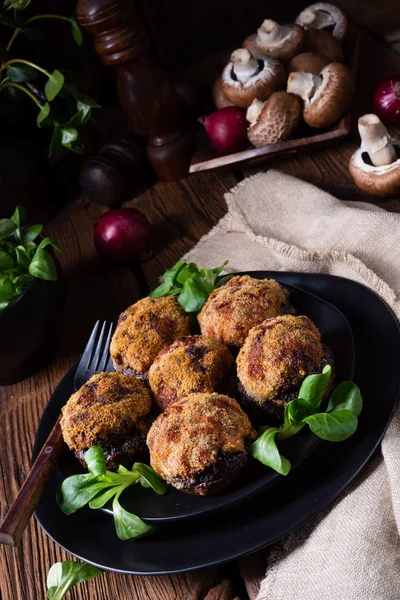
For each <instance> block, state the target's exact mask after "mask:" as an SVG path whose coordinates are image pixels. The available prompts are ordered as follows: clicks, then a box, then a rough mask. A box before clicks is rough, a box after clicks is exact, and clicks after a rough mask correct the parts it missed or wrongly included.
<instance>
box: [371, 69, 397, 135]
mask: <svg viewBox="0 0 400 600" xmlns="http://www.w3.org/2000/svg"><path fill="white" fill-rule="evenodd" d="M373 106H374V112H375V114H376V115H378V117H379V118H380V119H381V121H382V122H383V123H385V125H397V126H400V75H395V76H393V77H389V78H388V79H385V80H384V81H381V82H380V83H378V85H377V86H376V88H375V92H374V97H373Z"/></svg>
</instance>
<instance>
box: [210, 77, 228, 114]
mask: <svg viewBox="0 0 400 600" xmlns="http://www.w3.org/2000/svg"><path fill="white" fill-rule="evenodd" d="M212 97H213V101H214V104H215V106H216V107H217V108H218V109H219V108H226V107H227V106H233V104H232V102H229V100H228V98H227V97H226V96H225V94H224V92H223V91H222V78H221V77H218V79H217V80H216V82H215V83H214V85H213V89H212Z"/></svg>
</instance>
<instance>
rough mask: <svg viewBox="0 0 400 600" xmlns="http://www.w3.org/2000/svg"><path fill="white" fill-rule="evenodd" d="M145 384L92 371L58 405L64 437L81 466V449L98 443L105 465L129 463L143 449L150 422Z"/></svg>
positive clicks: (133, 379) (149, 404)
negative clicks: (89, 375)
mask: <svg viewBox="0 0 400 600" xmlns="http://www.w3.org/2000/svg"><path fill="white" fill-rule="evenodd" d="M151 406H152V402H151V393H150V390H149V388H148V387H147V386H146V385H145V384H144V383H143V382H141V381H139V380H138V379H135V378H134V377H130V376H129V375H122V374H121V373H99V374H97V375H93V376H92V377H91V378H90V379H89V381H88V382H87V383H85V384H84V385H83V386H82V387H81V388H80V390H78V391H77V392H75V394H73V395H72V396H71V397H70V399H69V400H68V402H67V404H66V405H65V406H64V408H63V409H62V418H61V430H62V434H63V438H64V441H65V442H66V444H67V445H68V446H69V448H70V450H72V451H73V452H74V453H75V456H76V457H77V458H78V460H79V461H80V462H81V463H82V464H83V465H84V466H85V452H86V450H88V448H90V447H91V446H101V447H102V449H103V451H104V456H105V459H106V463H107V466H108V467H109V468H115V467H116V466H117V465H119V464H124V465H129V464H132V463H133V462H134V461H135V460H136V459H137V458H140V457H141V456H142V455H143V453H145V452H146V436H147V433H148V431H149V428H150V425H151V423H152V418H151V417H150V414H149V413H150V409H151Z"/></svg>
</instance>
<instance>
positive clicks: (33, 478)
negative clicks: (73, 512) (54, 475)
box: [0, 419, 63, 546]
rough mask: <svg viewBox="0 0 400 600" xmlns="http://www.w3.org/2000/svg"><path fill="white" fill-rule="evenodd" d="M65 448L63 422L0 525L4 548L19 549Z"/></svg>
mask: <svg viewBox="0 0 400 600" xmlns="http://www.w3.org/2000/svg"><path fill="white" fill-rule="evenodd" d="M62 446H63V437H62V433H61V427H60V419H58V421H57V422H56V424H55V425H54V427H53V429H52V430H51V432H50V435H49V437H48V438H47V440H46V441H45V443H44V445H43V448H42V449H41V451H40V452H39V454H38V456H37V458H36V460H35V462H34V463H33V465H32V468H31V470H30V471H29V473H28V476H27V478H26V479H25V481H24V484H23V486H22V487H21V489H20V490H19V492H18V495H17V497H16V498H15V500H14V502H13V504H12V506H11V508H10V510H9V511H8V513H7V515H6V517H5V519H4V521H3V522H2V524H1V525H0V544H6V545H7V546H17V544H18V543H19V541H20V539H21V537H22V534H23V532H24V530H25V527H26V526H27V524H28V521H29V519H30V518H31V516H32V514H33V511H34V510H35V508H36V505H37V503H38V502H39V499H40V496H41V495H42V491H43V488H44V485H45V483H46V481H47V479H48V478H49V476H50V473H51V472H52V470H53V469H54V466H55V464H56V462H57V458H58V456H59V454H60V452H61V449H62Z"/></svg>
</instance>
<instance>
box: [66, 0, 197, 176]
mask: <svg viewBox="0 0 400 600" xmlns="http://www.w3.org/2000/svg"><path fill="white" fill-rule="evenodd" d="M77 18H78V20H79V23H80V24H81V26H82V27H83V28H84V29H86V30H87V31H88V32H89V33H90V34H91V35H93V36H94V38H95V49H96V52H97V53H98V54H99V55H100V56H101V59H102V61H103V63H104V64H105V65H108V66H114V67H116V70H117V88H118V96H119V100H120V103H121V105H122V107H123V109H124V111H125V112H126V114H127V116H128V118H129V120H130V121H131V122H132V124H133V125H134V127H135V130H136V131H137V132H138V133H140V134H141V135H143V136H145V137H146V139H147V156H148V158H149V161H150V163H151V165H152V167H153V169H154V172H155V174H156V176H157V177H158V178H159V179H160V180H162V181H173V180H177V179H180V178H182V177H184V176H186V175H187V174H188V171H189V165H190V159H191V156H192V153H193V150H194V127H193V126H192V125H191V124H188V123H187V122H186V118H185V107H184V103H183V100H182V99H181V98H180V96H178V95H177V93H176V92H175V90H174V88H173V85H172V83H171V81H170V79H169V77H168V76H167V74H166V73H165V72H164V71H163V69H162V68H161V67H160V65H159V64H158V62H157V59H156V56H155V52H154V49H153V47H152V44H151V41H150V39H149V37H148V35H147V33H146V30H145V27H144V24H143V22H142V19H141V17H140V15H139V13H138V10H137V3H136V0H79V2H78V5H77Z"/></svg>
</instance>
